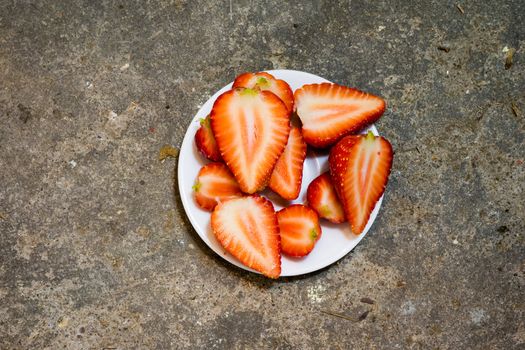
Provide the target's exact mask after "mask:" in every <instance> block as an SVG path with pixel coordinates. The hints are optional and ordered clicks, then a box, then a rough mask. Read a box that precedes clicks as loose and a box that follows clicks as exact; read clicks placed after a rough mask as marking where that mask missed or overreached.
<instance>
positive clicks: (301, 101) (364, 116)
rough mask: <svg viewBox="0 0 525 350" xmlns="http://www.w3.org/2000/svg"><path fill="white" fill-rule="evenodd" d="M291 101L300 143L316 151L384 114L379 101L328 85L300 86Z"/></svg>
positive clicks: (375, 97)
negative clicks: (300, 131)
mask: <svg viewBox="0 0 525 350" xmlns="http://www.w3.org/2000/svg"><path fill="white" fill-rule="evenodd" d="M294 99H295V109H296V111H297V115H298V116H299V118H300V119H301V121H302V122H303V137H304V140H305V141H306V143H307V144H309V145H312V146H314V147H319V148H324V147H327V146H330V145H332V144H334V143H335V142H336V141H337V140H339V139H340V138H341V137H343V136H344V135H347V134H350V133H353V132H356V131H359V130H361V129H362V128H363V127H365V126H367V125H368V124H371V123H373V122H375V121H376V120H377V119H379V117H380V116H381V115H382V114H383V112H384V111H385V101H384V100H383V99H382V98H380V97H377V96H374V95H370V94H367V93H365V92H362V91H359V90H356V89H353V88H349V87H346V86H340V85H337V84H330V83H322V84H310V85H304V86H303V87H301V88H300V89H298V90H297V91H295V95H294Z"/></svg>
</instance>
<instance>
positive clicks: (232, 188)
mask: <svg viewBox="0 0 525 350" xmlns="http://www.w3.org/2000/svg"><path fill="white" fill-rule="evenodd" d="M193 191H194V195H195V201H196V202H197V204H198V205H199V207H201V208H202V209H204V210H209V211H212V210H213V208H215V206H216V205H217V204H218V203H220V202H223V201H225V200H228V199H231V198H236V197H242V196H243V193H242V192H241V189H240V188H239V184H238V183H237V181H235V178H234V177H233V175H232V173H231V172H230V169H228V167H227V166H226V165H225V164H223V163H209V164H206V165H205V166H203V167H202V168H201V170H200V171H199V174H198V175H197V179H196V181H195V185H193Z"/></svg>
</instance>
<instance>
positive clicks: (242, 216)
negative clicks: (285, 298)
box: [211, 195, 281, 278]
mask: <svg viewBox="0 0 525 350" xmlns="http://www.w3.org/2000/svg"><path fill="white" fill-rule="evenodd" d="M211 227H212V229H213V234H214V235H215V237H216V238H217V240H218V241H219V243H220V244H221V245H222V246H223V247H224V249H226V251H227V252H228V253H230V254H231V255H233V256H234V257H236V258H237V259H238V260H239V261H240V262H241V263H242V264H244V265H246V266H248V267H249V268H252V269H254V270H256V271H259V272H260V273H262V274H263V275H265V276H268V277H271V278H277V277H279V275H280V274H281V244H280V236H279V224H278V222H277V215H276V214H275V211H274V209H273V205H272V203H271V202H270V201H269V200H267V199H266V198H264V197H260V196H258V195H254V196H247V197H243V198H236V199H231V200H229V201H227V202H223V203H220V204H219V205H218V206H217V207H216V208H215V210H214V211H213V213H212V215H211Z"/></svg>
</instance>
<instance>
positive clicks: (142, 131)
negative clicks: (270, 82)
mask: <svg viewBox="0 0 525 350" xmlns="http://www.w3.org/2000/svg"><path fill="white" fill-rule="evenodd" d="M459 3H460V6H459V7H460V8H461V11H460V8H459V7H458V6H456V4H457V3H456V2H453V1H432V2H423V1H422V2H415V1H402V0H398V1H374V2H369V1H356V0H351V1H311V2H294V4H289V3H288V2H284V1H275V2H270V1H264V2H259V1H257V2H256V1H231V5H230V2H229V1H216V2H210V1H182V0H178V1H177V0H175V1H137V2H130V1H120V2H111V1H80V0H73V1H67V2H66V1H8V0H0V348H2V349H41V348H49V349H57V348H68V349H90V348H93V349H101V348H104V347H105V348H109V349H130V348H203V349H210V348H220V349H241V348H256V349H261V348H279V349H350V348H355V349H394V348H399V349H524V348H525V293H524V288H525V242H524V235H525V199H524V196H525V193H524V189H525V138H524V136H525V95H524V94H525V76H524V74H525V73H524V72H525V69H524V58H523V57H524V56H523V55H524V50H525V26H524V23H525V2H523V1H520V0H516V1H497V2H496V1H460V2H459ZM513 49H515V50H516V52H515V53H514V57H513V62H512V63H513V64H512V66H510V62H508V63H509V64H507V68H508V69H506V67H505V61H506V57H507V55H508V52H506V51H507V50H513ZM273 68H288V69H297V70H304V71H308V72H311V73H314V74H317V75H321V76H323V77H326V78H327V79H330V80H332V81H335V82H338V83H341V84H345V85H351V86H355V87H358V88H361V89H364V90H367V91H370V92H373V93H376V94H379V95H381V96H383V97H384V98H385V99H386V100H387V102H388V106H389V107H388V111H387V112H386V113H385V115H384V116H383V118H382V119H381V120H380V121H379V122H378V123H377V126H378V128H379V129H380V131H381V133H383V134H384V135H385V136H386V137H387V138H388V139H390V140H391V141H392V143H393V145H394V148H395V151H396V157H395V161H394V167H393V170H392V175H391V178H390V183H389V186H388V189H387V192H386V196H385V201H384V203H383V207H382V210H381V213H380V216H379V219H378V220H377V221H376V223H375V224H374V226H373V228H372V230H371V231H370V233H369V235H368V236H367V237H366V238H365V239H364V240H363V242H362V243H361V244H359V246H358V247H357V248H356V249H355V250H354V251H353V252H352V253H350V254H349V255H347V256H346V257H345V258H343V259H342V260H340V261H339V262H338V263H336V264H334V265H332V266H330V267H328V268H326V269H323V270H322V271H319V272H317V273H313V274H310V275H307V276H303V277H297V278H283V279H280V280H277V281H269V280H267V279H264V278H262V277H260V276H258V275H255V274H250V273H247V272H244V271H243V270H240V269H237V268H235V267H233V266H231V265H229V264H228V263H226V262H224V261H223V260H222V259H220V258H219V257H218V256H216V255H215V254H214V253H213V252H212V251H211V250H210V249H208V248H207V247H206V246H205V245H204V244H203V243H202V242H201V240H200V239H199V237H198V236H197V234H196V233H195V231H194V230H193V229H192V227H191V225H190V224H189V222H188V219H187V218H186V216H185V214H184V211H183V208H182V204H181V202H180V197H179V195H178V189H177V187H176V185H174V174H175V170H176V166H177V165H176V160H175V159H169V160H167V161H165V162H164V163H161V162H159V161H158V159H157V156H158V151H159V149H160V148H161V147H162V146H163V145H164V144H171V145H173V146H175V147H180V144H181V142H182V138H183V136H184V133H185V130H186V128H187V127H188V124H189V121H190V119H191V118H192V116H193V115H194V114H195V113H196V111H197V110H198V107H199V105H201V104H202V103H203V102H204V101H206V100H207V99H208V98H209V96H210V95H211V94H212V93H213V92H214V91H216V90H217V89H218V88H220V87H222V86H223V85H225V84H226V83H228V82H230V81H231V80H232V79H233V78H234V77H235V75H236V74H237V73H240V72H243V71H257V70H262V69H273ZM362 298H370V299H372V300H373V301H374V304H369V303H367V302H370V300H366V299H365V300H364V301H365V302H363V301H361V300H362ZM366 311H368V314H366V315H365V312H366ZM335 314H341V315H346V316H348V319H345V318H341V317H338V316H335ZM365 316H366V317H365ZM360 318H361V320H359V319H360Z"/></svg>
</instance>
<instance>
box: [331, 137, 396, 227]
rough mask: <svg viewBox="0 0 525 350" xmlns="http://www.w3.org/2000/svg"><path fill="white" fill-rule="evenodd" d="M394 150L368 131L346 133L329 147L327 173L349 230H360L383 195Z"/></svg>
mask: <svg viewBox="0 0 525 350" xmlns="http://www.w3.org/2000/svg"><path fill="white" fill-rule="evenodd" d="M393 156H394V152H393V150H392V146H391V145H390V142H388V141H387V140H386V139H385V138H383V137H381V136H374V134H372V132H371V131H369V132H368V134H366V135H359V136H353V135H350V136H347V137H345V138H343V139H342V140H341V141H339V142H338V143H337V144H336V145H335V146H334V147H333V148H332V150H331V151H330V156H329V160H328V161H329V164H330V174H331V175H332V180H333V184H334V187H335V189H336V191H337V194H338V195H339V199H340V200H341V203H342V204H343V208H344V210H345V216H346V218H347V219H348V221H349V222H350V226H351V227H352V231H353V232H354V233H355V234H360V233H361V232H363V230H364V229H365V226H366V224H367V222H368V219H369V217H370V213H372V210H373V209H374V207H375V205H376V203H377V201H378V200H379V198H381V196H382V195H383V192H384V191H385V187H386V184H387V182H388V175H389V174H390V168H391V167H392V159H393Z"/></svg>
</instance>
